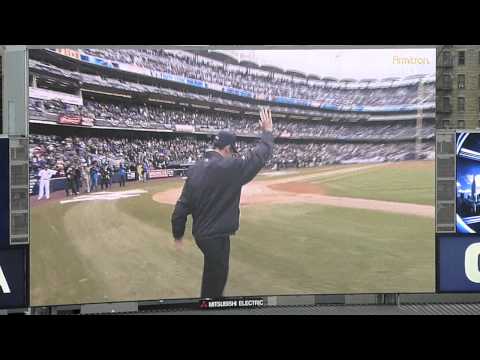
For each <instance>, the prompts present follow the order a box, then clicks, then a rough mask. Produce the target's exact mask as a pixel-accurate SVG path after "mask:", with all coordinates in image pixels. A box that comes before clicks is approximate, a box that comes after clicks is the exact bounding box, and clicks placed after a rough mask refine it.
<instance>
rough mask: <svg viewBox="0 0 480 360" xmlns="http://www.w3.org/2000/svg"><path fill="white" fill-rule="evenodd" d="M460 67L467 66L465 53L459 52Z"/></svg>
mask: <svg viewBox="0 0 480 360" xmlns="http://www.w3.org/2000/svg"><path fill="white" fill-rule="evenodd" d="M458 65H465V51H459V52H458Z"/></svg>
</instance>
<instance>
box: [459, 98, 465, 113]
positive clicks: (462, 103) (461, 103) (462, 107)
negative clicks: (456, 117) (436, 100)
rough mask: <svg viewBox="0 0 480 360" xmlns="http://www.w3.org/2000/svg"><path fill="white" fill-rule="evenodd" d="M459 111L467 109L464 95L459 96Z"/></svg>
mask: <svg viewBox="0 0 480 360" xmlns="http://www.w3.org/2000/svg"><path fill="white" fill-rule="evenodd" d="M457 108H458V111H459V112H464V111H465V98H464V97H459V98H458V106H457Z"/></svg>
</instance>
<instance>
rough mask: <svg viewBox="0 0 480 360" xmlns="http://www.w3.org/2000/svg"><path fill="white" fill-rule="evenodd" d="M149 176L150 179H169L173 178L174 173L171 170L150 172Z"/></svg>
mask: <svg viewBox="0 0 480 360" xmlns="http://www.w3.org/2000/svg"><path fill="white" fill-rule="evenodd" d="M149 176H150V179H159V178H165V177H171V176H174V171H173V170H172V169H160V170H150V172H149Z"/></svg>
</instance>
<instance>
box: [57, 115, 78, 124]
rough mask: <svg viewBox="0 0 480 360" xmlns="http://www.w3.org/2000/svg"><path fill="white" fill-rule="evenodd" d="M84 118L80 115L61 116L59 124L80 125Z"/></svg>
mask: <svg viewBox="0 0 480 360" xmlns="http://www.w3.org/2000/svg"><path fill="white" fill-rule="evenodd" d="M81 122H82V117H81V116H79V115H59V117H58V123H59V124H64V125H80V124H81Z"/></svg>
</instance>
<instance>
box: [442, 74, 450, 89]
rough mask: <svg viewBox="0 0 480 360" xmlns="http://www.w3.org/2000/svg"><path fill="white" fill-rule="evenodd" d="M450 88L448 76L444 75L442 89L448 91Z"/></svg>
mask: <svg viewBox="0 0 480 360" xmlns="http://www.w3.org/2000/svg"><path fill="white" fill-rule="evenodd" d="M449 86H450V75H448V74H445V75H443V87H444V88H446V89H448V88H449Z"/></svg>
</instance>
